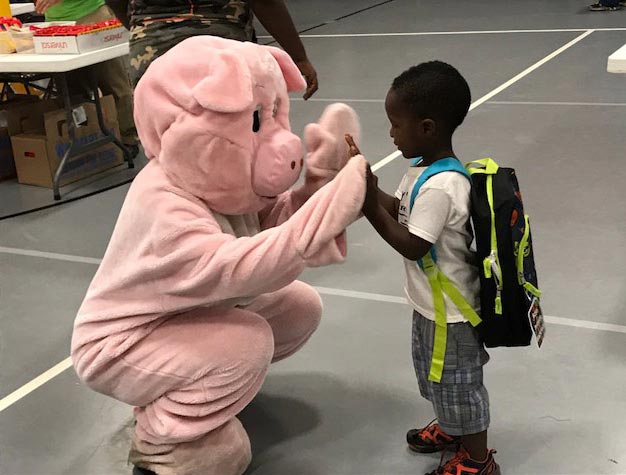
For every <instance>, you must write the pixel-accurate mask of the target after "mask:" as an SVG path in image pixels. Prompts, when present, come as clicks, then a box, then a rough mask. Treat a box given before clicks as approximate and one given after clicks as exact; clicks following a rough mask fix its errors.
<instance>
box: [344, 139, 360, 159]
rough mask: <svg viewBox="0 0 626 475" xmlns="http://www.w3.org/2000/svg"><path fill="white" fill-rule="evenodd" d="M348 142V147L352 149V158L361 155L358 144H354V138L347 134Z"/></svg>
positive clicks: (350, 150) (349, 150) (350, 151)
mask: <svg viewBox="0 0 626 475" xmlns="http://www.w3.org/2000/svg"><path fill="white" fill-rule="evenodd" d="M346 142H348V146H349V147H350V148H349V149H348V154H349V155H350V158H352V157H356V156H357V155H361V151H360V150H359V147H357V145H356V143H354V138H352V135H350V134H346Z"/></svg>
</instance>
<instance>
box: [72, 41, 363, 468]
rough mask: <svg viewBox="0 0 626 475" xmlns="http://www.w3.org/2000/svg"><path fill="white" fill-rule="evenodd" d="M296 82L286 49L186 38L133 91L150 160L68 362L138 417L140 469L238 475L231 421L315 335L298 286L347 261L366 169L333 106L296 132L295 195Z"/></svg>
mask: <svg viewBox="0 0 626 475" xmlns="http://www.w3.org/2000/svg"><path fill="white" fill-rule="evenodd" d="M304 87H305V82H304V79H303V78H302V76H301V75H300V73H299V71H298V69H297V67H296V66H295V65H294V63H293V62H292V61H291V59H290V58H289V56H288V55H287V54H286V53H284V52H283V51H282V50H279V49H277V48H272V47H269V46H260V45H255V44H252V43H239V42H235V41H230V40H225V39H222V38H216V37H209V36H198V37H194V38H190V39H188V40H185V41H183V42H181V43H180V44H179V45H178V46H176V47H174V48H172V49H171V50H170V51H169V52H168V53H165V54H164V55H163V56H161V57H160V58H159V59H157V60H155V61H154V62H153V63H152V65H151V66H150V68H149V69H148V71H147V72H146V73H145V75H144V76H143V78H142V79H141V81H140V82H139V84H138V86H137V88H136V91H135V123H136V124H137V130H138V133H139V136H140V139H141V141H142V144H143V146H144V148H145V150H146V155H147V156H148V158H149V159H150V162H149V163H148V165H147V166H146V167H145V168H144V169H143V170H142V171H141V172H140V173H139V175H138V176H137V177H136V179H135V180H134V182H133V184H132V186H131V188H130V190H129V191H128V194H127V196H126V200H125V202H124V205H123V207H122V210H121V211H120V215H119V218H118V222H117V224H116V227H115V230H114V232H113V235H112V236H111V240H110V242H109V245H108V247H107V251H106V253H105V255H104V258H103V260H102V263H101V265H100V267H99V269H98V271H97V272H96V275H95V276H94V279H93V281H92V282H91V285H90V286H89V289H88V291H87V295H86V297H85V300H84V301H83V304H82V305H81V307H80V309H79V312H78V316H77V318H76V322H75V325H74V333H73V336H72V359H73V363H74V367H75V369H76V372H77V374H78V375H79V377H80V378H81V379H82V380H83V381H84V382H85V383H86V384H88V385H89V386H90V387H91V388H93V389H94V390H96V391H98V392H101V393H103V394H106V395H108V396H111V397H113V398H115V399H117V400H119V401H122V402H124V403H126V404H129V405H131V406H134V415H135V418H136V422H137V423H136V426H135V431H134V436H133V441H132V447H131V452H130V460H131V462H133V463H134V464H135V465H136V466H137V467H140V468H145V469H147V470H150V471H152V472H154V473H156V474H157V475H241V474H242V473H243V472H244V471H245V469H246V467H247V466H248V464H249V463H250V460H251V448H250V442H249V439H248V435H247V433H246V431H245V429H244V427H243V426H242V425H241V423H240V422H239V420H238V419H237V417H236V416H237V415H238V414H239V413H240V412H241V410H242V409H243V408H244V407H245V406H246V405H247V404H249V403H250V401H251V400H252V399H253V398H254V397H255V395H256V394H257V392H258V391H259V389H260V388H261V385H262V384H263V381H264V379H265V376H266V374H267V371H268V368H269V366H270V364H271V363H272V362H275V361H278V360H281V359H283V358H287V357H289V356H290V355H292V354H293V353H295V352H296V351H298V350H299V349H300V348H301V347H302V346H303V345H304V344H305V343H306V342H307V341H308V339H309V338H310V337H311V335H312V334H313V332H314V331H315V330H316V328H317V326H318V325H319V322H320V318H321V314H322V302H321V299H320V296H319V294H318V293H317V292H316V291H315V290H314V289H313V288H312V287H311V286H309V285H307V284H305V283H303V282H300V281H298V280H296V279H297V277H298V276H299V275H300V273H301V272H302V271H303V270H304V269H305V268H306V267H307V266H320V265H328V264H333V263H338V262H341V261H343V260H344V259H345V257H346V251H347V247H346V239H345V229H346V227H347V226H348V225H349V224H350V223H352V222H353V221H354V220H355V219H356V218H357V217H358V215H359V213H360V210H361V206H362V203H363V200H364V197H365V169H366V162H365V160H364V159H363V157H354V158H352V159H350V160H348V158H347V157H348V153H347V146H346V145H345V144H344V142H343V136H344V134H345V133H351V134H353V135H355V136H358V120H357V117H356V114H354V112H353V111H352V110H351V109H350V108H348V107H347V106H345V105H333V106H330V107H329V108H328V109H327V111H325V113H324V114H323V115H322V118H321V119H320V121H319V123H317V124H313V125H310V126H308V127H307V129H306V132H305V140H306V146H307V151H308V157H307V160H308V161H309V163H308V165H307V168H306V176H305V180H304V184H303V185H302V186H300V187H294V185H295V183H296V182H297V180H298V178H299V176H300V173H301V170H302V167H303V163H302V162H303V160H302V157H303V147H302V144H301V142H300V139H299V138H298V137H297V136H295V135H294V134H292V133H291V130H290V124H289V96H288V92H289V91H296V90H299V89H303V88H304ZM257 121H258V123H255V122H257ZM292 187H293V188H292Z"/></svg>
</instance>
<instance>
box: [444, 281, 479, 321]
mask: <svg viewBox="0 0 626 475" xmlns="http://www.w3.org/2000/svg"><path fill="white" fill-rule="evenodd" d="M438 276H439V283H440V284H441V286H442V288H443V292H444V293H445V294H446V295H447V296H448V297H449V298H450V300H452V303H453V304H454V305H456V307H457V308H458V309H459V310H460V311H461V314H463V316H464V317H465V318H466V319H467V320H468V321H469V322H470V323H471V324H472V326H473V327H475V326H476V325H478V324H479V323H480V322H481V321H482V320H481V319H480V317H479V316H478V314H477V313H476V312H475V311H474V309H473V308H472V306H471V305H470V304H469V303H467V300H465V298H464V297H463V296H462V295H461V292H459V290H458V289H457V288H456V287H455V286H454V284H453V283H452V282H451V281H450V279H448V278H447V277H446V276H445V275H443V273H441V271H440V272H439V274H438Z"/></svg>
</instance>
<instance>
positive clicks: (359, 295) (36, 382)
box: [0, 247, 626, 412]
mask: <svg viewBox="0 0 626 475" xmlns="http://www.w3.org/2000/svg"><path fill="white" fill-rule="evenodd" d="M0 253H1V254H14V255H20V256H29V257H40V258H44V259H53V260H57V261H65V262H79V263H86V264H96V265H97V264H99V263H100V262H101V259H96V258H93V257H82V256H73V255H69V254H58V253H54V252H40V251H30V250H27V249H17V248H13V247H0ZM315 288H316V289H317V291H318V292H319V293H320V294H323V295H334V296H338V297H348V298H354V299H361V300H369V301H375V302H387V303H395V304H401V305H408V302H407V301H406V299H405V298H404V297H398V296H395V295H385V294H376V293H370V292H360V291H357V290H346V289H334V288H330V287H315ZM545 319H546V322H548V323H552V324H555V325H564V326H568V327H577V328H585V329H588V330H600V331H607V332H613V333H626V326H624V325H615V324H610V323H599V322H590V321H587V320H577V319H571V318H561V317H548V316H546V317H545ZM71 366H72V362H71V360H70V358H69V357H68V358H66V359H64V360H63V361H61V362H60V363H58V364H57V365H55V366H54V367H52V368H50V369H49V370H48V371H46V372H44V373H42V374H40V375H39V376H37V377H36V378H35V379H33V380H32V381H30V382H28V383H26V384H25V385H24V386H22V387H21V388H19V389H17V390H16V391H14V392H12V393H11V394H9V395H8V396H6V397H5V398H3V399H2V400H0V412H2V411H4V410H5V409H6V408H8V407H10V406H12V405H13V404H15V403H16V402H18V401H19V400H20V399H22V398H24V397H25V396H27V395H28V394H30V393H31V392H33V391H35V390H36V389H37V388H39V387H41V386H43V385H44V384H46V383H47V382H48V381H50V380H51V379H53V378H55V377H56V376H58V375H59V374H61V373H62V372H63V371H65V370H66V369H69V368H70V367H71Z"/></svg>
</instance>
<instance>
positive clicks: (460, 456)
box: [437, 447, 469, 475]
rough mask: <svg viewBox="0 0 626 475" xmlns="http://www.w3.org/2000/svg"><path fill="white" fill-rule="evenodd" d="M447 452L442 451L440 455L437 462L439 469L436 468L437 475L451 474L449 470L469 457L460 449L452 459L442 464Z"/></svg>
mask: <svg viewBox="0 0 626 475" xmlns="http://www.w3.org/2000/svg"><path fill="white" fill-rule="evenodd" d="M447 452H448V448H446V449H444V451H443V452H442V453H441V459H440V460H439V468H437V474H441V475H444V474H446V473H453V472H452V470H451V469H452V468H453V467H455V466H456V465H458V464H460V463H461V462H462V461H463V460H464V459H466V458H468V457H469V455H468V453H467V451H466V450H465V449H464V448H463V447H460V448H459V450H457V452H456V454H455V455H454V457H452V458H451V459H450V460H448V461H447V462H446V463H445V464H444V463H443V459H444V457H445V456H446V453H447Z"/></svg>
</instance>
